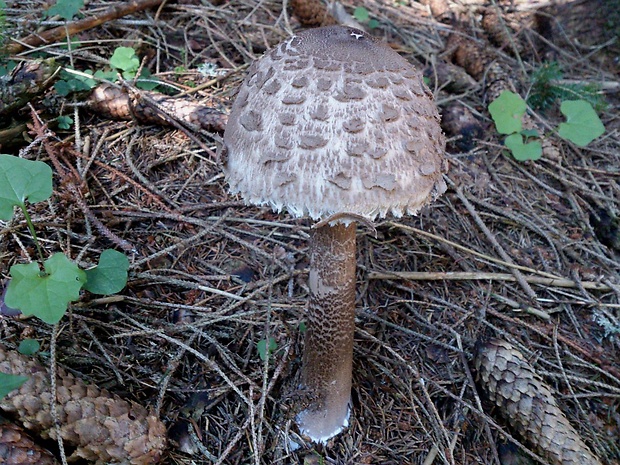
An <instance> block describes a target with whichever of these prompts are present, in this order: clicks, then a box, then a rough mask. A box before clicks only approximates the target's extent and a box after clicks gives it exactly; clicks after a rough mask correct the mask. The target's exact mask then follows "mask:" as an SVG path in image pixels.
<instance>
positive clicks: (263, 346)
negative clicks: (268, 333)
mask: <svg viewBox="0 0 620 465" xmlns="http://www.w3.org/2000/svg"><path fill="white" fill-rule="evenodd" d="M267 343H269V345H267ZM277 348H278V343H277V342H276V340H275V339H274V338H272V337H270V338H269V340H268V341H267V339H263V340H262V341H258V343H257V344H256V350H258V355H259V356H260V359H261V360H263V361H265V360H266V359H267V353H269V354H273V353H274V352H275V351H276V349H277ZM267 350H269V352H267Z"/></svg>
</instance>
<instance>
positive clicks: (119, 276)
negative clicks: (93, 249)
mask: <svg viewBox="0 0 620 465" xmlns="http://www.w3.org/2000/svg"><path fill="white" fill-rule="evenodd" d="M51 195H52V170H51V168H50V167H49V166H48V165H47V164H45V163H43V162H39V161H31V160H24V159H22V158H19V157H15V156H12V155H0V220H4V221H9V220H10V219H11V218H12V216H13V209H14V207H19V208H20V209H21V211H22V213H23V214H24V218H25V219H26V224H27V225H28V229H29V231H30V234H31V236H32V238H33V240H34V243H35V245H36V248H37V254H38V257H39V262H38V263H36V262H33V263H27V264H16V265H13V266H12V267H11V269H10V273H9V274H10V276H11V278H12V279H11V281H10V282H9V285H8V288H7V291H6V296H5V304H6V305H7V306H8V307H11V308H15V309H17V310H20V311H21V312H22V313H23V314H24V315H27V316H28V315H34V316H36V317H37V318H39V319H41V320H43V321H44V322H46V323H49V324H55V323H57V322H58V321H60V319H61V318H62V317H63V316H64V315H65V313H66V311H67V306H68V304H69V302H72V301H75V300H77V299H78V298H79V295H80V291H81V290H82V289H86V290H88V291H90V292H92V293H94V294H104V295H107V294H114V293H116V292H119V291H120V290H122V289H123V288H124V287H125V284H126V283H127V270H128V269H129V260H128V259H127V257H126V256H125V255H124V254H122V253H120V252H117V251H115V250H111V249H110V250H105V251H104V252H103V253H102V254H101V256H100V257H99V264H98V265H97V266H96V267H94V268H93V269H90V270H86V271H84V270H81V269H80V268H79V267H78V266H77V265H76V264H75V263H73V262H72V261H70V260H69V259H68V258H67V257H66V256H65V255H64V254H63V253H60V252H58V253H55V254H53V255H52V256H51V257H49V258H47V259H46V258H45V256H44V254H43V250H42V249H41V245H40V243H39V241H38V239H37V235H36V232H35V229H34V224H33V223H32V219H31V217H30V215H29V213H28V210H27V208H26V202H30V203H35V202H41V201H44V200H47V199H48V198H49V197H50V196H51ZM41 267H42V268H41Z"/></svg>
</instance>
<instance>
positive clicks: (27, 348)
mask: <svg viewBox="0 0 620 465" xmlns="http://www.w3.org/2000/svg"><path fill="white" fill-rule="evenodd" d="M40 348H41V344H39V341H37V340H36V339H24V340H23V341H22V342H20V343H19V347H18V348H17V351H18V352H19V353H20V354H24V355H34V354H36V353H37V352H38V351H39V349H40Z"/></svg>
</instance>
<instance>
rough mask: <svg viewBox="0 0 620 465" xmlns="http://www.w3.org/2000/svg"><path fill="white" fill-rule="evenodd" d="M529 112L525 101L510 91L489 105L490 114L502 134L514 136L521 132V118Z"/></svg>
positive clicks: (503, 93)
mask: <svg viewBox="0 0 620 465" xmlns="http://www.w3.org/2000/svg"><path fill="white" fill-rule="evenodd" d="M526 110H527V105H526V104H525V100H523V99H522V98H521V97H520V96H519V95H517V94H515V93H514V92H510V91H508V90H504V91H502V93H501V94H499V97H497V98H496V99H495V100H493V102H491V104H490V105H489V113H491V118H493V121H495V127H496V128H497V132H499V133H500V134H512V133H514V132H519V131H521V118H522V117H523V115H524V114H525V111H526Z"/></svg>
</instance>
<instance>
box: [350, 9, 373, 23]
mask: <svg viewBox="0 0 620 465" xmlns="http://www.w3.org/2000/svg"><path fill="white" fill-rule="evenodd" d="M353 17H354V18H355V19H357V20H358V21H360V22H362V23H365V22H366V21H368V18H370V15H369V14H368V10H367V9H366V8H364V7H363V6H358V7H357V8H356V9H355V10H353Z"/></svg>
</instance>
